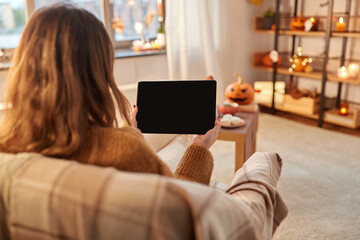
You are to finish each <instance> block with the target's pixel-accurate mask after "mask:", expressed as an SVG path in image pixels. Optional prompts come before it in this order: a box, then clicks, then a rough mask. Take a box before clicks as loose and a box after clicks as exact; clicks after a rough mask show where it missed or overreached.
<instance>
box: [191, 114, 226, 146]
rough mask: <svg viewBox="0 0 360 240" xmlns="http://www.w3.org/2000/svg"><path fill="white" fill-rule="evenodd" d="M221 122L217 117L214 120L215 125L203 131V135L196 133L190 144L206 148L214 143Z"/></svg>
mask: <svg viewBox="0 0 360 240" xmlns="http://www.w3.org/2000/svg"><path fill="white" fill-rule="evenodd" d="M220 127H221V123H220V121H219V120H218V119H216V120H215V126H214V128H213V129H210V130H209V131H207V133H205V135H196V136H195V137H194V138H193V142H192V144H194V145H197V146H200V147H203V148H206V149H207V150H209V149H210V147H211V146H212V145H213V144H214V143H215V141H216V139H217V136H218V134H219V131H220Z"/></svg>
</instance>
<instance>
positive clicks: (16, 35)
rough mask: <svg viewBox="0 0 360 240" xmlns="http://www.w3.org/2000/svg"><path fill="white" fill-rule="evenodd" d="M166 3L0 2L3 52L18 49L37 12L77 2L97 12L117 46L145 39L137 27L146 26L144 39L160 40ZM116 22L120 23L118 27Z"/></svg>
mask: <svg viewBox="0 0 360 240" xmlns="http://www.w3.org/2000/svg"><path fill="white" fill-rule="evenodd" d="M163 1H164V0H0V49H1V48H4V49H7V48H15V47H16V46H17V45H18V44H19V41H20V37H21V33H22V31H23V29H24V26H25V24H26V20H27V19H26V17H27V16H31V14H32V13H33V12H34V11H35V10H37V9H39V8H41V7H44V6H49V5H53V4H55V3H59V2H69V3H73V4H75V5H76V6H78V7H81V8H85V9H86V10H88V11H89V12H91V13H93V14H94V15H95V16H97V17H98V18H99V19H100V20H101V21H102V22H103V23H104V25H105V28H106V29H107V31H108V33H109V35H110V36H111V37H112V39H113V42H114V45H115V47H126V48H128V47H130V46H131V43H132V41H134V40H136V39H140V38H141V36H140V35H139V34H138V33H137V32H136V30H135V26H136V25H137V26H139V25H141V26H142V29H143V36H144V38H145V39H144V40H146V41H149V40H151V39H155V38H156V35H157V32H158V29H159V20H160V21H162V14H163V13H162V12H163V7H162V6H163V5H162V2H163ZM25 6H26V7H25ZM159 13H160V14H159ZM159 15H160V16H159ZM114 22H117V23H116V24H114ZM139 23H141V24H139ZM114 25H115V26H116V27H114ZM118 26H120V27H118ZM137 30H138V29H137Z"/></svg>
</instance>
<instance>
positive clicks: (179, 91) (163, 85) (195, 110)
mask: <svg viewBox="0 0 360 240" xmlns="http://www.w3.org/2000/svg"><path fill="white" fill-rule="evenodd" d="M137 106H138V113H137V115H136V120H137V126H138V128H139V129H140V131H141V132H143V133H176V134H205V133H206V132H207V131H208V130H210V129H212V128H213V127H214V125H215V118H216V81H215V80H198V81H141V82H139V83H138V92H137Z"/></svg>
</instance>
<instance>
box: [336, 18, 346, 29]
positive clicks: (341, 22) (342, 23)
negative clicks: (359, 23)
mask: <svg viewBox="0 0 360 240" xmlns="http://www.w3.org/2000/svg"><path fill="white" fill-rule="evenodd" d="M345 28H346V23H345V21H344V19H343V18H342V17H340V18H339V21H337V22H336V31H337V32H345Z"/></svg>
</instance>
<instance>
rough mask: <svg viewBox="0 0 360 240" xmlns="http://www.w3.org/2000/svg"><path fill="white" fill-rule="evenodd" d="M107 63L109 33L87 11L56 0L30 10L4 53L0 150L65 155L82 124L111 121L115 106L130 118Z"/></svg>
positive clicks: (75, 145) (78, 140) (110, 59)
mask: <svg viewBox="0 0 360 240" xmlns="http://www.w3.org/2000/svg"><path fill="white" fill-rule="evenodd" d="M113 63H114V49H113V46H112V43H111V41H110V38H109V36H108V34H107V32H106V30H105V28H104V26H103V24H102V23H101V22H100V21H99V20H98V19H97V18H96V17H95V16H94V15H92V14H91V13H89V12H88V11H86V10H84V9H79V8H76V7H74V6H72V5H69V4H60V5H59V4H57V5H54V6H51V7H47V8H42V9H40V10H38V11H37V12H35V13H34V15H33V16H32V17H31V19H30V20H29V22H28V24H27V26H26V27H25V29H24V32H23V35H22V37H21V40H20V44H19V46H18V47H17V49H16V52H15V54H14V57H13V59H12V67H11V68H10V71H9V79H8V88H7V92H6V98H5V104H7V106H9V108H8V109H7V110H6V111H5V113H4V116H3V119H2V123H0V151H3V152H11V153H17V152H39V153H42V154H44V155H47V156H53V157H68V156H71V155H72V154H74V153H76V152H77V151H78V150H79V149H80V147H81V145H82V143H83V140H84V134H85V132H86V130H87V129H89V128H91V127H93V126H102V127H113V126H117V121H116V114H115V112H116V109H115V108H116V107H118V108H119V112H120V115H121V117H122V118H123V119H124V120H125V121H126V122H127V123H130V120H129V112H130V109H131V108H130V104H129V102H128V100H127V99H126V98H125V97H124V95H123V94H122V93H121V92H120V91H119V90H118V88H117V87H116V84H115V80H114V76H113ZM112 94H113V96H114V98H115V100H116V104H117V106H115V104H114V102H113V100H112Z"/></svg>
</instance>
